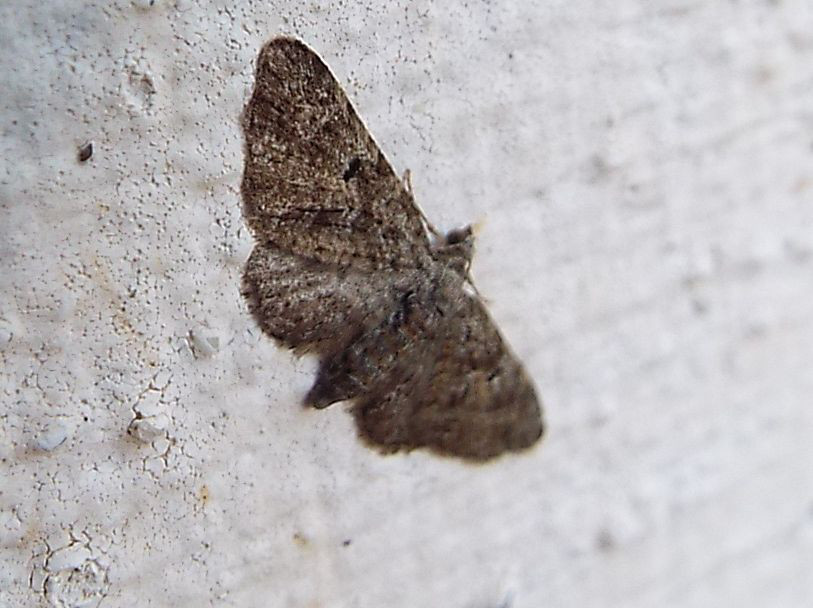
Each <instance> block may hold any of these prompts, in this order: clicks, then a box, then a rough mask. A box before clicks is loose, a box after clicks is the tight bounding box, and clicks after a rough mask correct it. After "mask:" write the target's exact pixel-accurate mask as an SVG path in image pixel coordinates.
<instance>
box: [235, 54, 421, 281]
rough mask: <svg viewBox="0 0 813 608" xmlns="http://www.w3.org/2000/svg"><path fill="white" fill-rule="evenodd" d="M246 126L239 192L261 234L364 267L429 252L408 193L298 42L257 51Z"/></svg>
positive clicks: (416, 262)
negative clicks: (257, 56)
mask: <svg viewBox="0 0 813 608" xmlns="http://www.w3.org/2000/svg"><path fill="white" fill-rule="evenodd" d="M242 125H243V131H244V133H245V139H246V147H245V150H246V158H245V172H244V174H243V182H242V186H241V191H242V195H243V201H244V205H245V209H244V211H245V215H246V219H247V221H248V224H249V226H250V227H251V229H252V230H253V232H254V234H255V236H256V237H257V239H258V240H259V241H261V242H263V241H270V242H272V243H273V244H274V245H275V246H277V247H279V248H281V249H284V250H286V251H289V252H293V253H295V254H297V255H300V256H304V257H308V258H312V259H315V260H318V261H321V262H329V263H333V264H339V265H344V264H349V265H354V266H358V267H364V268H382V267H387V268H392V267H415V266H420V265H421V264H422V263H423V262H424V261H425V260H426V256H427V255H428V253H427V252H428V248H429V241H428V239H427V236H426V231H425V229H424V225H423V222H422V219H421V215H420V212H419V211H418V209H417V207H416V206H415V202H414V200H413V198H412V196H411V194H410V193H409V192H408V191H407V190H406V188H405V187H404V185H403V183H402V182H401V180H400V179H399V178H398V176H396V175H395V173H394V172H393V170H392V168H391V167H390V164H389V163H388V162H387V160H386V158H385V157H384V155H383V153H382V152H381V151H380V150H379V148H378V146H377V145H376V143H375V142H374V141H373V139H372V137H371V136H370V134H369V132H368V131H367V129H366V128H365V127H364V125H363V124H362V122H361V120H360V119H359V117H358V116H357V114H356V112H355V110H354V109H353V107H352V105H351V104H350V102H349V100H348V99H347V97H346V96H345V94H344V92H343V91H342V89H341V87H340V86H339V83H338V82H337V81H336V79H335V78H334V76H333V75H332V74H331V73H330V70H329V69H328V68H327V66H326V65H325V64H324V63H323V62H322V60H321V59H320V58H319V57H318V55H316V53H314V52H313V51H312V50H311V49H309V48H308V47H307V46H305V45H304V44H303V43H302V42H300V41H298V40H294V39H290V38H276V39H274V40H272V41H271V42H269V43H268V44H266V45H265V46H264V47H263V49H262V50H261V51H260V55H259V58H258V60H257V72H256V81H255V86H254V91H253V94H252V96H251V99H250V101H249V103H248V105H247V106H246V109H245V111H244V113H243V119H242Z"/></svg>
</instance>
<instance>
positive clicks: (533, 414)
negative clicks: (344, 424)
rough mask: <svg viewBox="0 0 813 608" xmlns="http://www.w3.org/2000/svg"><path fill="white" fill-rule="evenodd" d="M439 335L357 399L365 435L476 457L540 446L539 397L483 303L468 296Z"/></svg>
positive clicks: (394, 446) (383, 443) (393, 445)
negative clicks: (370, 390)
mask: <svg viewBox="0 0 813 608" xmlns="http://www.w3.org/2000/svg"><path fill="white" fill-rule="evenodd" d="M432 333H434V335H432V336H431V338H432V339H429V340H424V341H423V342H422V344H423V345H424V348H422V349H415V351H413V353H410V356H407V357H406V358H405V359H404V360H403V364H402V365H400V366H398V367H397V368H396V369H395V370H393V371H392V372H391V374H392V375H391V377H390V378H389V379H388V381H386V382H384V383H382V384H383V385H385V386H386V388H384V386H380V387H379V388H380V389H383V390H376V391H374V393H368V394H366V395H364V396H362V397H361V398H360V399H358V401H357V403H356V406H355V415H356V420H357V423H358V426H359V430H360V432H361V434H362V436H363V437H365V438H366V439H368V440H369V441H371V442H372V443H374V444H376V445H378V446H380V447H382V448H383V449H385V450H387V451H396V450H399V449H404V448H405V449H411V448H415V447H422V446H423V447H428V448H430V449H432V450H434V451H437V452H440V453H444V454H452V455H455V456H459V457H463V458H467V459H473V460H485V459H488V458H491V457H494V456H497V455H499V454H501V453H503V452H505V451H515V450H521V449H524V448H527V447H530V446H531V445H533V444H534V443H535V442H536V441H537V440H538V439H539V438H540V437H541V436H542V432H543V423H542V417H541V412H540V408H539V403H538V401H537V398H536V394H535V392H534V389H533V386H532V385H531V383H530V381H529V379H528V378H527V376H526V375H525V371H524V370H523V368H522V366H521V365H520V363H519V362H518V361H517V360H516V358H515V357H514V355H513V354H512V353H511V352H510V351H509V349H508V347H507V345H506V344H505V342H504V341H503V339H502V337H501V336H500V334H499V332H498V331H497V329H496V327H495V326H494V323H493V322H492V321H491V319H490V318H489V316H488V313H487V312H486V310H485V309H484V308H483V306H482V304H481V303H480V301H479V300H477V299H476V298H474V297H469V296H463V299H462V300H461V301H460V306H459V308H458V310H457V311H456V315H455V316H453V317H447V320H446V322H442V323H440V324H439V325H438V326H437V327H436V329H435V330H434V331H433V332H432ZM422 337H423V338H426V337H427V336H422ZM416 353H417V356H416Z"/></svg>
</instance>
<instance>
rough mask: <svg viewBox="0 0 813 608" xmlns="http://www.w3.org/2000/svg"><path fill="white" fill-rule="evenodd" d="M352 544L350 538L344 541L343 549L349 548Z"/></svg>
mask: <svg viewBox="0 0 813 608" xmlns="http://www.w3.org/2000/svg"><path fill="white" fill-rule="evenodd" d="M352 542H353V541H352V540H350V539H349V538H348V539H347V540H343V541H342V547H349V546H350V544H351V543H352Z"/></svg>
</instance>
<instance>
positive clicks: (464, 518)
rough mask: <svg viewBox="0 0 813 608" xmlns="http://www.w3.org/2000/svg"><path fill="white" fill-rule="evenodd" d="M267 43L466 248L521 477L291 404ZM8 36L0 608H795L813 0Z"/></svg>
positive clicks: (807, 581) (82, 17)
mask: <svg viewBox="0 0 813 608" xmlns="http://www.w3.org/2000/svg"><path fill="white" fill-rule="evenodd" d="M235 5H236V6H235ZM279 33H289V34H295V35H297V36H299V37H301V38H302V39H304V40H305V41H306V42H308V44H310V45H311V46H313V47H314V48H316V49H317V50H318V51H319V52H320V53H321V54H322V55H323V57H324V58H325V60H326V61H327V63H328V64H329V65H330V66H331V67H332V69H333V70H334V72H335V73H336V74H337V76H338V77H339V78H340V80H341V81H342V82H343V83H345V84H346V86H347V91H348V93H349V95H350V96H351V97H352V99H353V100H354V102H355V103H356V105H357V107H358V108H359V112H360V114H361V116H362V117H363V118H364V119H365V120H366V122H367V124H368V125H369V127H370V129H371V131H372V132H373V134H374V135H375V136H376V138H377V140H378V141H379V143H380V144H381V146H382V148H383V149H384V150H385V152H386V153H387V155H388V156H389V158H390V159H391V160H392V162H393V164H394V165H395V167H396V168H397V169H398V170H399V171H403V170H405V169H407V168H409V169H411V171H412V182H413V185H414V189H415V191H416V196H417V198H418V200H419V201H420V203H421V204H422V206H423V207H424V209H425V210H426V212H427V214H428V215H429V217H430V218H431V219H432V220H433V221H434V222H435V223H436V224H438V225H439V226H440V227H442V228H444V229H448V228H452V227H455V226H458V225H462V224H464V223H467V222H471V221H480V222H481V223H482V231H481V235H480V240H479V248H478V252H477V256H476V259H475V268H474V272H475V276H476V279H477V283H478V287H479V289H480V291H481V292H482V293H483V294H484V295H485V296H486V297H487V298H488V300H489V302H490V308H491V310H492V312H493V314H494V316H495V317H496V318H497V320H498V321H499V323H500V325H501V327H502V329H503V331H504V332H505V334H506V335H507V336H508V337H509V339H510V341H511V343H512V344H513V346H514V348H515V350H516V351H517V352H518V353H519V355H520V356H521V358H522V359H523V360H524V361H525V362H526V364H527V367H528V369H529V371H530V373H531V375H532V377H533V378H534V379H535V382H536V384H537V386H538V388H539V390H540V392H541V394H542V395H543V397H544V399H545V403H546V416H547V420H548V422H549V435H548V437H547V439H546V441H545V442H544V443H543V444H542V445H541V446H540V447H539V448H538V449H536V450H535V451H533V452H531V453H529V454H526V455H522V456H517V457H510V458H506V459H503V460H500V461H498V462H496V463H493V464H489V465H487V466H482V467H472V466H468V465H464V464H461V463H459V462H457V461H452V460H445V459H441V458H437V457H434V456H431V455H427V454H425V453H420V452H414V453H412V454H409V455H397V456H391V457H381V456H379V455H378V454H376V453H374V452H372V451H370V450H368V449H366V448H365V447H363V446H362V445H361V444H359V442H358V441H357V440H356V438H355V431H354V428H353V425H352V420H351V419H350V416H349V414H348V413H347V411H346V409H343V407H342V406H334V407H332V408H330V409H328V410H326V411H321V412H313V411H305V410H303V409H302V408H301V407H300V406H299V405H298V403H299V400H300V399H301V398H302V396H303V394H304V392H305V390H306V389H307V387H308V386H309V384H310V382H311V381H312V379H313V373H312V372H313V363H312V362H311V361H307V360H301V361H297V360H295V359H294V358H293V357H292V356H290V355H289V354H288V353H286V352H283V351H281V350H279V349H277V348H276V347H275V346H274V345H273V344H272V343H271V342H270V341H269V340H268V339H266V338H265V337H264V336H262V335H261V334H260V333H259V331H258V330H257V328H256V327H255V325H254V323H253V322H252V320H251V319H250V318H249V316H248V315H247V314H246V308H245V305H244V303H243V302H242V301H241V298H240V296H239V292H238V287H239V276H240V269H241V264H242V262H243V260H244V259H245V257H246V256H247V254H248V251H249V250H250V247H251V239H250V236H249V234H248V233H247V231H246V228H245V226H244V225H243V221H242V217H241V211H240V200H239V197H238V184H239V179H240V172H241V167H242V152H241V135H240V131H239V128H238V123H237V119H238V115H239V113H240V110H241V107H242V105H243V104H244V102H245V99H246V95H247V94H248V91H249V90H250V86H251V84H252V77H253V72H252V70H253V66H252V62H253V60H254V58H255V56H256V53H257V51H258V49H259V47H260V45H261V44H262V43H263V42H264V41H265V40H267V39H269V38H271V37H273V36H275V35H277V34H279ZM0 41H2V42H0V47H1V48H2V53H0V84H1V85H2V91H3V92H2V99H3V103H2V105H1V106H0V124H2V130H3V133H2V139H0V142H1V143H0V145H2V165H0V206H1V207H0V208H1V209H2V211H1V212H2V221H1V222H0V285H2V293H0V298H1V299H0V605H2V606H9V607H12V608H16V607H23V606H40V605H42V606H47V605H55V606H85V605H88V606H94V605H97V604H98V603H99V600H102V601H101V605H102V606H139V607H144V606H207V605H212V606H239V607H248V606H257V607H260V606H285V607H300V606H301V607H315V606H327V607H334V606H342V607H344V606H347V607H356V606H358V607H381V606H391V607H401V606H403V607H413V606H444V607H449V608H457V607H460V608H496V607H497V606H509V605H510V606H513V607H514V608H521V607H523V608H524V607H531V608H537V607H541V606H545V607H546V608H552V607H560V606H561V607H570V606H587V607H592V606H608V607H609V606H613V607H615V606H624V607H640V608H649V607H651V606H659V607H669V606H681V607H684V606H686V607H688V606H696V607H707V606H737V607H743V606H755V607H760V608H761V607H765V606H778V607H783V608H784V607H794V606H806V605H809V601H810V597H811V596H812V595H813V581H812V580H811V577H810V572H811V570H813V469H812V468H811V463H813V448H812V447H811V434H812V433H813V407H811V394H813V372H811V367H810V358H811V352H813V348H811V341H812V340H813V314H812V313H811V310H812V309H811V298H813V280H811V264H813V204H811V203H812V202H813V6H812V5H811V4H810V2H809V1H808V0H795V1H794V0H786V1H783V2H778V1H777V2H768V1H764V0H741V1H739V2H718V1H708V2H679V1H671V0H670V1H667V2H638V1H635V0H619V1H617V2H598V1H596V2H588V1H581V0H580V1H570V2H556V1H555V2H510V1H508V0H500V1H497V2H475V1H472V2H467V3H462V2H418V3H416V2H407V1H392V0H381V1H366V2H365V1H363V0H359V1H356V2H335V3H332V4H331V5H329V6H328V5H326V4H325V3H315V2H314V3H303V2H299V1H297V0H291V1H290V2H284V1H270V2H251V3H248V2H244V3H231V2H206V1H203V2H193V1H192V0H178V1H177V2H171V1H161V0H158V1H156V2H153V3H151V2H149V1H147V0H144V1H141V2H133V3H127V2H124V1H122V2H117V3H109V2H102V1H99V2H83V3H78V2H76V3H75V2H59V3H58V2H47V3H41V2H34V1H32V0H17V1H12V2H6V3H3V5H2V6H0ZM87 140H92V141H93V143H94V154H93V157H92V158H91V159H90V160H89V161H88V162H87V163H84V164H80V163H78V162H77V160H76V153H77V152H76V151H77V148H78V146H80V145H81V144H83V143H84V142H85V141H87ZM207 345H208V346H207ZM136 415H138V416H140V417H142V418H143V420H142V422H139V424H140V425H142V426H141V428H140V429H139V430H138V432H136V433H131V434H128V432H127V431H128V427H130V425H131V422H132V421H133V419H134V417H136ZM133 434H135V435H140V438H138V437H134V436H133ZM346 541H349V543H347V542H346ZM102 598H103V599H102Z"/></svg>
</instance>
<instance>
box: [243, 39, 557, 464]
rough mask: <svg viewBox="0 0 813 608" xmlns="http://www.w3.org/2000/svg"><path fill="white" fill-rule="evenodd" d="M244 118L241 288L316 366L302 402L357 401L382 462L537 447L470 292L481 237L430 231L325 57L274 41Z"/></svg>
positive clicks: (519, 387) (496, 340)
mask: <svg viewBox="0 0 813 608" xmlns="http://www.w3.org/2000/svg"><path fill="white" fill-rule="evenodd" d="M241 123H242V129H243V134H244V138H245V167H244V172H243V179H242V184H241V195H242V199H243V213H244V216H245V220H246V223H247V224H248V226H249V227H250V229H251V231H252V233H253V235H254V239H255V247H254V249H253V251H252V253H251V255H250V256H249V259H248V261H247V262H246V266H245V269H244V273H243V286H242V291H243V295H244V296H245V298H246V300H247V303H248V308H249V310H250V312H251V313H252V315H253V317H254V318H255V319H256V321H257V323H258V324H259V326H260V327H261V328H262V330H263V332H264V333H266V334H267V335H269V336H271V337H273V338H274V339H275V340H277V341H278V342H279V343H281V344H282V345H284V346H286V347H288V348H291V349H293V350H294V351H295V352H296V353H297V354H305V353H311V354H315V355H317V356H318V359H319V367H318V373H317V377H316V381H315V383H314V384H313V386H312V387H311V389H310V391H309V392H308V394H307V396H306V398H305V402H306V404H307V405H309V406H313V407H316V408H324V407H327V406H328V405H330V404H332V403H335V402H338V401H345V400H350V401H352V404H353V405H352V412H353V415H354V417H355V420H356V423H357V427H358V431H359V435H360V436H361V437H362V438H363V439H364V440H366V442H368V443H369V444H372V445H373V446H376V447H378V448H379V449H380V450H382V451H383V452H395V451H398V450H411V449H414V448H421V447H423V448H428V449H430V450H433V451H434V452H436V453H439V454H444V455H450V456H456V457H460V458H463V459H467V460H475V461H482V460H487V459H490V458H493V457H495V456H498V455H500V454H502V453H504V452H511V451H517V450H523V449H525V448H528V447H529V446H531V445H533V444H534V443H535V442H536V441H537V440H538V439H539V438H540V437H541V436H542V432H543V423H542V416H541V410H540V405H539V402H538V400H537V397H536V394H535V392H534V388H533V386H532V384H531V382H530V381H529V379H528V377H527V375H526V373H525V371H524V369H523V367H522V365H521V364H520V362H519V361H518V360H517V359H516V357H515V356H514V355H513V354H512V352H511V351H510V349H509V347H508V346H507V344H506V343H505V341H504V340H503V338H502V337H501V335H500V333H499V331H498V330H497V328H496V326H495V324H494V322H493V321H492V320H491V318H490V317H489V315H488V313H487V312H486V309H485V307H484V305H483V302H482V301H481V299H480V297H479V296H478V295H477V292H476V290H475V289H474V288H473V284H472V282H471V277H470V274H469V266H470V264H471V259H472V252H473V245H474V237H473V234H472V230H471V228H470V227H465V228H462V229H458V230H453V231H451V232H449V233H448V234H446V235H441V234H439V233H438V232H437V231H436V230H435V229H434V228H432V226H431V225H430V224H429V222H428V221H427V220H426V219H425V217H424V215H423V214H422V212H421V211H420V209H419V208H418V206H417V204H416V203H415V201H414V199H413V196H412V193H411V192H410V189H408V188H407V187H406V185H405V183H404V181H402V180H401V179H400V178H399V177H398V176H397V175H396V174H395V172H394V171H393V169H392V167H391V166H390V164H389V162H388V161H387V159H386V158H385V157H384V154H383V153H382V152H381V150H380V149H379V147H378V146H377V145H376V143H375V141H373V138H372V136H371V135H370V133H369V132H368V131H367V129H366V128H365V126H364V124H363V123H362V122H361V120H360V119H359V117H358V115H357V114H356V111H355V110H354V109H353V106H352V105H351V104H350V101H349V100H348V98H347V96H346V95H345V93H344V92H343V90H342V88H341V86H340V85H339V83H338V82H337V80H336V78H335V77H334V76H333V74H331V72H330V70H329V69H328V67H327V66H326V65H325V63H324V62H323V61H322V60H321V59H320V58H319V56H318V55H317V54H316V53H315V52H314V51H312V50H311V49H310V48H308V47H307V46H306V45H305V44H304V43H302V42H300V41H299V40H296V39H292V38H284V37H283V38H275V39H273V40H271V41H270V42H268V43H267V44H266V45H265V46H264V47H263V48H262V49H261V51H260V54H259V57H258V58H257V66H256V78H255V82H254V89H253V92H252V94H251V97H250V100H249V102H248V104H247V106H246V107H245V110H244V112H243V115H242V121H241Z"/></svg>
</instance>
